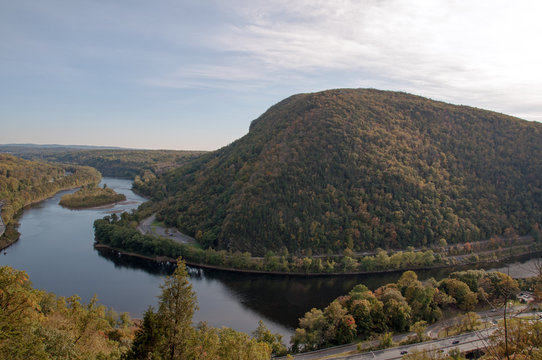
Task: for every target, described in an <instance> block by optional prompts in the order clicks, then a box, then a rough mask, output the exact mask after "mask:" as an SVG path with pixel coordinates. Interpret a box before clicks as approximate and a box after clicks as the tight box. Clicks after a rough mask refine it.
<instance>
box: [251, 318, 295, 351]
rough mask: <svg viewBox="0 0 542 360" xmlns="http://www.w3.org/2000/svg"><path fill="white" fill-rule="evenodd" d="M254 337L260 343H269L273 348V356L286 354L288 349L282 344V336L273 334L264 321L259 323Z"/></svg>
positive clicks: (253, 334)
mask: <svg viewBox="0 0 542 360" xmlns="http://www.w3.org/2000/svg"><path fill="white" fill-rule="evenodd" d="M252 337H253V338H254V339H255V340H256V341H258V342H264V343H267V344H268V345H269V346H270V347H271V349H272V351H273V354H275V355H278V356H283V355H285V354H286V351H287V349H286V346H284V344H283V343H282V335H280V334H273V333H272V332H271V331H270V330H269V329H268V328H267V326H265V324H264V323H263V321H262V320H260V321H258V327H257V328H256V330H254V332H253V333H252Z"/></svg>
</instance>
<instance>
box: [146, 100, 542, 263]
mask: <svg viewBox="0 0 542 360" xmlns="http://www.w3.org/2000/svg"><path fill="white" fill-rule="evenodd" d="M541 174H542V124H540V123H532V122H527V121H524V120H520V119H517V118H513V117H510V116H506V115H502V114H498V113H494V112H490V111H485V110H480V109H475V108H471V107H466V106H456V105H450V104H445V103H442V102H437V101H432V100H429V99H426V98H422V97H418V96H413V95H409V94H405V93H397V92H385V91H378V90H365V89H358V90H354V89H351V90H348V89H345V90H330V91H324V92H320V93H312V94H299V95H294V96H291V97H289V98H287V99H285V100H283V101H281V102H280V103H278V104H276V105H274V106H272V107H271V108H270V109H269V110H268V111H266V112H265V113H264V114H263V115H261V116H260V117H259V118H258V119H256V120H254V121H253V122H252V124H251V126H250V131H249V133H248V134H247V135H245V136H244V137H242V138H241V139H239V140H237V141H235V142H234V143H232V144H230V145H229V146H226V147H224V148H222V149H220V150H217V151H215V152H212V153H208V154H206V155H203V156H201V157H200V158H198V159H196V160H195V161H193V162H190V163H189V164H187V165H185V166H183V167H180V168H178V169H175V170H173V171H171V172H169V173H168V174H167V175H164V176H163V177H161V178H159V179H158V180H157V181H154V183H152V184H147V185H148V189H150V193H151V195H152V194H154V195H155V205H154V206H155V208H156V209H159V215H158V216H159V218H163V219H164V220H165V221H166V223H167V224H168V225H174V226H176V227H178V228H179V229H180V230H181V231H183V232H185V233H187V234H189V235H191V236H194V237H196V239H198V240H199V241H200V242H201V243H202V244H203V245H204V246H212V247H214V248H218V249H229V250H233V251H235V250H240V251H251V252H252V253H253V254H264V253H265V252H266V251H268V250H274V251H284V250H285V249H288V250H289V251H290V252H300V251H303V250H307V249H310V250H311V251H312V252H314V253H322V252H337V251H341V250H344V249H345V248H351V249H353V250H363V249H375V248H377V247H383V248H405V247H407V246H423V245H430V244H434V243H436V242H438V241H439V240H440V239H442V238H443V239H445V240H446V241H447V242H449V243H453V242H466V241H474V240H480V239H486V238H488V237H490V236H491V235H494V234H502V233H503V232H504V231H505V230H506V229H507V228H512V229H514V230H515V231H517V232H518V233H521V234H526V233H529V232H531V231H532V229H533V227H538V224H542V176H541ZM164 194H165V196H166V198H165V199H163V200H161V199H162V198H163V197H164Z"/></svg>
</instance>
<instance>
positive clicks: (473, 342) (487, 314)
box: [294, 305, 541, 360]
mask: <svg viewBox="0 0 542 360" xmlns="http://www.w3.org/2000/svg"><path fill="white" fill-rule="evenodd" d="M513 309H514V310H515V311H519V312H520V313H519V314H516V315H512V314H511V316H512V317H513V316H520V317H530V316H541V314H540V313H539V312H523V311H525V310H526V307H525V306H524V305H522V306H515V307H514V308H513ZM478 314H479V315H481V316H482V317H484V318H485V319H486V321H488V320H489V321H491V322H492V323H494V324H495V323H497V320H500V319H502V310H498V311H496V312H494V311H491V310H489V311H483V312H480V313H478ZM496 329H497V327H496V326H492V327H489V328H487V329H483V330H478V331H474V332H470V333H465V334H461V335H456V336H450V337H447V338H444V339H438V340H431V341H425V342H423V343H417V344H412V345H403V346H397V347H393V348H389V349H384V350H377V351H369V352H364V353H358V354H353V353H354V352H356V349H357V346H356V344H348V345H341V346H335V347H332V348H326V349H321V350H317V351H311V352H306V353H301V354H297V355H294V359H295V360H317V359H323V358H325V359H333V360H335V359H345V360H354V359H361V360H363V359H380V360H389V359H401V358H402V357H403V356H404V355H406V354H409V353H412V352H413V351H416V350H417V351H439V352H440V351H441V350H442V352H449V351H450V350H452V349H456V348H457V349H459V350H460V351H461V352H469V351H473V350H477V349H483V348H485V346H486V345H487V339H488V337H489V336H490V335H491V334H492V333H493V332H494V331H495V330H496ZM407 335H408V334H403V335H398V336H394V341H395V342H397V341H398V340H399V337H401V338H403V339H404V338H406V337H407ZM456 341H457V343H455V342H456ZM372 345H376V342H375V343H374V344H372ZM403 351H406V353H404V354H401V352H403Z"/></svg>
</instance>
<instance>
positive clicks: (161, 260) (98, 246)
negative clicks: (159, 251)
mask: <svg viewBox="0 0 542 360" xmlns="http://www.w3.org/2000/svg"><path fill="white" fill-rule="evenodd" d="M94 248H95V249H96V250H98V251H99V250H107V251H113V252H116V253H118V254H119V255H122V256H128V257H132V258H138V259H142V260H146V261H151V262H154V263H158V264H168V265H172V266H174V264H175V263H176V262H177V259H174V258H170V257H167V256H157V257H151V256H147V255H141V254H137V253H131V252H127V251H123V250H120V249H116V248H114V247H111V246H109V245H105V244H100V243H96V242H95V243H94ZM535 254H542V251H540V250H538V251H528V252H523V253H520V254H515V255H508V256H505V257H502V258H499V259H497V260H491V261H490V260H485V261H476V262H467V263H463V264H453V265H446V264H441V265H435V266H424V267H407V268H401V269H387V270H374V271H356V272H339V273H337V272H334V273H299V272H282V271H262V270H249V269H235V268H227V267H222V266H215V265H207V264H199V263H194V262H190V261H186V260H184V259H183V260H184V261H185V263H186V265H188V266H191V267H197V268H202V269H212V270H220V271H229V272H236V273H246V274H258V275H279V276H284V275H291V276H298V277H299V276H301V277H324V276H351V275H372V274H386V273H396V272H404V271H424V270H436V269H445V268H453V267H467V266H472V265H476V264H485V265H491V264H499V263H501V262H504V261H508V260H512V259H515V258H520V257H522V256H527V255H535Z"/></svg>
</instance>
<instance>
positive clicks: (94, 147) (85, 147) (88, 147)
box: [0, 144, 132, 150]
mask: <svg viewBox="0 0 542 360" xmlns="http://www.w3.org/2000/svg"><path fill="white" fill-rule="evenodd" d="M2 147H17V148H20V147H24V148H44V149H56V148H60V149H74V150H98V149H100V150H132V149H129V148H122V147H115V146H97V145H59V144H0V148H2Z"/></svg>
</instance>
